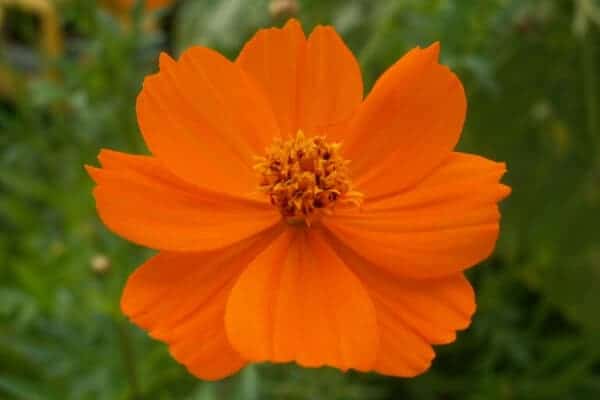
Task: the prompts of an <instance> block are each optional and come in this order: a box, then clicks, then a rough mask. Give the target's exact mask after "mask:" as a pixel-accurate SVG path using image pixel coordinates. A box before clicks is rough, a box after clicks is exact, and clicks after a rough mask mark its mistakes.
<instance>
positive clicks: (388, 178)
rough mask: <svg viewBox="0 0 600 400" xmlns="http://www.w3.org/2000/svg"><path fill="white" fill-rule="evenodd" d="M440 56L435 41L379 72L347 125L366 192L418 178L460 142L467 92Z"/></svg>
mask: <svg viewBox="0 0 600 400" xmlns="http://www.w3.org/2000/svg"><path fill="white" fill-rule="evenodd" d="M438 56H439V45H438V44H437V43H436V44H433V45H431V46H430V47H428V48H426V49H419V48H416V49H413V50H411V51H410V52H408V53H407V54H406V55H405V56H404V57H402V58H401V59H400V60H399V61H398V62H396V64H394V65H393V66H392V67H390V68H389V69H388V70H387V71H386V72H385V73H384V74H383V75H382V76H381V77H380V78H379V80H378V81H377V82H376V84H375V86H374V87H373V89H372V90H371V93H370V94H369V95H368V96H367V98H366V99H365V101H364V102H363V104H362V105H361V107H360V109H359V110H358V112H357V114H356V116H355V118H354V119H353V121H352V123H351V124H350V126H349V127H348V128H347V130H348V132H347V137H346V139H345V145H344V149H345V150H344V151H345V153H346V154H347V157H348V158H349V159H350V160H352V163H351V164H350V167H351V168H352V170H353V174H354V176H355V184H356V185H357V186H358V187H360V188H361V189H362V190H363V191H364V193H365V194H366V195H368V196H371V197H377V196H381V195H385V194H390V193H395V192H398V191H401V190H403V189H405V188H407V187H409V186H410V185H413V184H415V183H417V182H418V181H419V180H420V179H422V178H423V177H424V176H425V175H427V174H428V173H430V172H431V170H433V168H435V167H436V166H438V165H439V164H440V163H441V162H442V161H443V160H444V159H446V158H447V157H448V155H449V154H450V152H451V151H452V150H453V149H454V146H455V145H456V143H457V142H458V139H459V137H460V132H461V130H462V126H463V122H464V119H465V113H466V106H467V104H466V98H465V93H464V89H463V87H462V84H461V83H460V80H459V79H458V78H457V77H456V75H454V73H452V71H450V70H449V69H448V68H447V67H445V66H443V65H440V64H439V63H438Z"/></svg>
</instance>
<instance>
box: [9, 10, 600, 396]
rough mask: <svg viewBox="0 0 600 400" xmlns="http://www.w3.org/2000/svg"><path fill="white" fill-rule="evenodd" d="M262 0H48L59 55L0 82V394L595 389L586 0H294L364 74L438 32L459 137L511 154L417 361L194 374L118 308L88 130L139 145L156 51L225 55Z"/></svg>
mask: <svg viewBox="0 0 600 400" xmlns="http://www.w3.org/2000/svg"><path fill="white" fill-rule="evenodd" d="M269 3H270V2H269V1H267V0H256V1H250V0H219V1H217V0H198V1H181V2H178V3H177V5H176V6H175V7H172V8H170V9H167V10H164V11H161V12H159V14H160V15H158V16H157V18H158V19H159V20H160V21H161V22H160V23H159V24H158V29H156V30H152V31H148V30H146V29H143V26H144V23H143V21H142V16H141V13H142V12H141V7H138V8H137V9H135V10H133V11H132V14H133V15H132V23H131V24H130V26H129V27H125V26H124V25H123V24H121V23H120V22H119V21H118V20H117V19H116V18H114V17H113V16H111V15H110V14H109V13H107V12H106V11H105V10H102V9H101V8H100V7H99V6H98V5H96V4H95V3H94V2H93V1H69V0H63V1H57V2H56V5H57V8H58V13H59V16H60V22H61V29H63V31H64V32H65V43H64V48H65V50H64V55H63V56H62V57H61V58H59V59H47V58H44V57H39V55H38V56H37V57H34V58H33V59H34V60H36V68H35V69H34V70H33V73H32V72H31V70H30V69H29V70H28V71H29V72H28V74H29V77H28V78H22V79H16V80H15V81H14V82H13V83H12V85H13V86H14V87H13V89H16V90H15V91H14V93H13V95H10V96H8V95H4V96H3V97H2V99H0V399H21V400H38V399H44V400H54V399H57V400H58V399H60V400H62V399H101V400H104V399H106V400H113V399H186V400H227V399H242V400H253V399H256V400H258V399H260V400H263V399H327V400H337V399H340V400H341V399H344V400H345V399H474V400H475V399H487V400H490V399H491V400H493V399H566V400H568V399H597V398H600V317H599V315H600V312H599V311H598V310H600V240H599V239H600V231H599V226H600V224H599V222H600V97H599V96H600V95H599V91H600V79H599V77H598V75H599V74H600V35H599V28H600V27H599V25H598V24H599V22H600V18H599V15H600V4H599V3H598V2H596V1H594V0H576V1H575V0H574V1H571V0H490V1H485V2H484V1H480V0H403V1H400V0H377V1H371V0H332V1H322V0H305V1H300V5H299V11H298V17H299V18H300V19H301V20H302V22H303V24H304V28H305V30H306V31H310V30H311V28H312V27H313V26H314V25H315V24H318V23H323V24H333V25H335V26H336V27H337V29H338V30H339V32H340V33H341V34H342V36H343V37H344V38H345V39H346V41H347V42H348V44H349V46H350V47H351V49H352V50H353V51H354V52H355V54H357V56H358V58H359V61H360V64H361V66H362V68H363V74H364V77H365V82H366V83H367V87H370V86H371V85H372V83H373V82H374V80H375V79H376V78H377V76H378V75H379V74H381V73H382V71H384V70H385V69H386V67H388V66H389V65H391V64H392V63H393V62H394V61H395V60H396V59H397V58H398V57H400V56H401V55H402V54H403V53H404V52H405V51H407V50H408V49H410V48H411V47H413V46H416V45H427V44H429V43H431V42H433V41H436V40H440V41H441V42H442V59H443V62H444V63H446V64H448V65H450V66H451V67H452V68H453V69H454V70H455V71H456V72H457V73H458V75H459V76H460V77H461V79H462V80H463V82H464V85H465V87H466V90H467V93H468V97H469V114H468V119H467V125H466V128H465V131H464V134H463V138H462V141H461V143H460V146H459V148H460V149H461V150H464V151H472V152H477V153H479V154H483V155H485V156H487V157H489V158H492V159H497V160H505V161H506V162H507V163H508V168H509V173H508V175H507V177H506V182H508V184H510V185H511V186H512V187H513V195H512V196H511V197H510V198H509V199H508V200H507V201H505V202H504V203H503V215H504V219H503V228H502V231H503V232H502V234H501V239H500V241H499V244H498V248H497V251H496V252H495V254H494V256H493V257H492V258H491V259H489V260H488V261H486V262H485V263H483V265H480V266H479V267H477V268H475V269H473V270H472V271H471V272H470V273H469V276H470V278H471V281H472V282H473V284H474V286H475V288H476V291H477V294H478V304H479V308H478V312H477V314H476V316H475V318H474V321H473V325H472V327H471V328H470V329H469V330H468V331H466V332H464V333H461V334H460V335H459V340H458V341H457V342H456V343H455V344H452V345H449V346H444V347H440V348H438V357H437V360H436V361H435V362H434V364H433V367H432V369H431V370H430V371H429V372H428V373H426V374H425V375H423V376H421V377H418V378H416V379H410V380H407V379H393V378H387V377H381V376H377V375H369V374H358V373H348V374H343V373H341V372H338V371H336V370H332V369H319V370H304V369H301V368H298V367H295V366H293V365H286V366H270V365H260V366H253V367H250V368H247V369H245V370H244V371H243V372H242V373H240V374H238V375H237V376H235V377H233V378H230V379H228V380H225V381H222V382H217V383H204V382H201V381H198V380H196V379H194V378H193V377H191V376H190V375H188V374H187V373H186V372H185V370H184V368H183V367H181V366H180V365H178V364H177V363H176V362H175V361H173V360H172V359H171V358H170V357H169V356H168V353H167V351H166V349H165V346H164V345H162V344H160V343H158V342H155V341H152V340H150V339H149V338H148V337H147V336H146V335H145V334H144V333H143V332H142V331H140V330H138V329H137V328H135V327H134V326H132V325H130V324H129V323H128V322H127V321H125V320H124V318H123V317H122V316H121V313H120V311H119V308H118V301H119V297H120V293H121V290H122V287H123V285H124V283H125V280H126V277H127V276H128V275H129V274H130V273H131V271H132V270H133V269H134V268H135V267H136V266H137V265H139V264H140V263H141V262H142V261H143V260H144V259H146V258H147V257H148V256H149V254H150V253H149V252H148V251H147V250H144V249H140V248H137V247H135V246H133V245H131V244H128V243H126V242H125V241H124V240H122V239H119V238H117V237H115V236H114V235H112V234H110V233H108V232H107V231H106V230H105V228H103V227H102V226H101V224H100V222H99V221H98V218H97V216H96V213H95V210H94V204H93V200H92V197H91V194H90V191H91V187H92V184H91V182H90V180H89V178H88V177H87V176H86V174H85V173H84V170H83V164H85V163H92V164H93V163H95V157H96V154H97V153H98V151H99V149H100V148H102V147H109V148H115V149H119V150H122V151H129V152H138V153H140V152H145V149H144V146H143V144H142V143H141V140H140V137H139V134H138V131H137V125H136V121H135V110H134V105H135V96H136V95H137V93H138V91H139V89H140V87H141V82H142V79H143V77H144V76H145V75H146V74H148V73H150V72H151V71H153V70H155V69H156V60H157V55H158V52H159V51H161V50H166V51H168V52H170V53H175V54H178V53H180V52H181V51H182V49H185V48H186V47H188V46H190V45H192V44H202V45H206V46H210V47H213V48H216V49H218V50H220V51H222V52H223V53H225V54H226V55H228V56H230V57H234V56H235V55H236V53H237V52H238V51H239V49H240V47H241V46H242V44H243V43H244V42H245V41H246V40H247V39H248V38H249V37H250V36H251V35H252V33H253V32H254V31H255V30H256V29H257V28H259V27H264V26H270V25H273V24H280V23H281V22H282V21H283V19H284V16H283V15H277V16H274V15H271V14H270V13H269ZM0 4H1V3H0ZM16 28H19V26H18V25H16V26H15V24H14V20H13V25H12V26H11V28H10V29H11V32H15V29H16ZM16 32H18V29H16ZM31 32H32V29H31V27H30V26H29V24H28V25H27V26H26V29H25V31H24V32H21V33H22V34H23V35H24V37H25V38H26V42H27V43H25V44H30V43H31V40H32V39H31ZM4 33H6V31H4ZM8 36H10V37H9V38H8V39H6V40H0V68H1V66H3V65H4V66H5V67H6V65H9V66H10V67H9V69H10V68H12V70H14V71H16V70H18V69H19V65H18V60H19V59H21V60H22V59H23V57H21V58H19V57H17V62H16V64H15V54H17V53H18V52H21V53H23V48H22V47H23V46H22V45H23V44H18V43H17V45H16V46H15V45H14V43H12V42H11V40H13V41H14V39H15V38H14V36H15V35H14V34H11V35H8ZM31 51H33V52H35V51H38V52H39V49H32V50H31ZM21 53H19V54H21Z"/></svg>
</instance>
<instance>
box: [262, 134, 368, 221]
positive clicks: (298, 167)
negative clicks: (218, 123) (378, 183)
mask: <svg viewBox="0 0 600 400" xmlns="http://www.w3.org/2000/svg"><path fill="white" fill-rule="evenodd" d="M340 147H341V144H340V143H331V142H327V141H326V140H325V137H324V136H314V137H305V136H304V133H303V132H302V131H298V133H297V134H296V137H295V138H292V139H287V140H282V139H275V141H274V142H273V144H271V146H270V147H269V148H268V149H267V151H266V154H265V155H264V156H263V157H257V163H256V165H255V166H254V168H255V170H256V171H257V172H258V173H259V175H260V183H259V188H260V190H261V191H262V192H264V193H266V194H267V195H268V196H269V198H270V200H271V204H273V205H274V206H276V207H277V208H279V211H280V212H281V215H282V216H283V217H284V218H286V219H287V221H288V222H290V223H297V222H304V223H306V224H307V225H309V226H310V223H311V221H312V220H314V219H315V218H316V217H317V215H318V214H319V213H323V214H331V213H332V211H333V209H334V207H335V205H336V204H339V203H343V204H350V205H354V206H360V204H361V202H362V198H363V195H362V193H360V192H357V191H355V190H352V184H351V182H350V177H349V173H348V163H349V161H348V160H344V159H343V158H342V156H341V155H340V151H339V150H340Z"/></svg>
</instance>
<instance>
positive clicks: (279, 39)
mask: <svg viewBox="0 0 600 400" xmlns="http://www.w3.org/2000/svg"><path fill="white" fill-rule="evenodd" d="M237 63H238V64H239V65H241V66H242V67H243V68H244V70H246V71H247V72H248V73H249V74H250V75H251V76H253V77H254V78H255V79H256V81H257V82H258V83H259V85H260V86H261V87H262V88H263V91H264V92H265V93H266V94H267V97H268V98H269V99H270V102H271V105H272V107H273V109H274V110H275V112H276V114H277V119H278V121H279V126H280V129H281V132H282V133H283V134H284V135H293V134H295V133H296V131H297V130H298V129H303V130H304V131H305V132H306V133H307V134H312V133H316V132H317V131H318V132H323V129H324V128H325V127H327V126H329V125H333V124H337V123H339V122H342V121H344V120H346V119H347V118H349V117H350V116H351V115H352V113H353V112H354V110H355V109H356V108H357V107H358V106H359V104H360V102H361V100H362V94H363V87H362V78H361V73H360V67H359V65H358V63H357V61H356V59H355V58H354V56H353V54H352V52H351V51H350V50H349V49H348V48H347V47H346V45H345V44H344V42H343V41H342V39H341V38H340V37H339V35H338V34H337V33H336V32H335V30H334V29H333V28H332V27H323V26H318V27H317V28H315V30H314V31H313V32H312V33H311V35H310V37H309V38H308V40H306V39H305V37H304V33H303V32H302V28H301V26H300V24H299V23H298V21H296V20H290V21H289V22H288V23H287V24H286V25H285V27H284V28H283V29H275V28H271V29H264V30H261V31H259V32H258V33H257V34H256V35H255V36H254V37H253V38H252V39H251V40H250V41H249V42H248V43H247V44H246V45H245V46H244V49H243V50H242V52H241V53H240V56H239V57H238V59H237Z"/></svg>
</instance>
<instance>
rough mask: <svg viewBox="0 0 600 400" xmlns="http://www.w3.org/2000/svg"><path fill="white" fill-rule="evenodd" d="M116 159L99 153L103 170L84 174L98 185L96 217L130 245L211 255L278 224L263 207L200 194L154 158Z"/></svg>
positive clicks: (90, 169)
mask: <svg viewBox="0 0 600 400" xmlns="http://www.w3.org/2000/svg"><path fill="white" fill-rule="evenodd" d="M117 154H119V153H116V152H103V153H102V154H101V156H100V158H101V159H102V162H103V164H105V165H106V168H104V169H98V168H93V167H87V170H88V172H89V173H90V175H91V176H92V177H93V179H94V180H95V181H96V183H97V184H98V186H97V187H96V188H95V189H94V197H95V198H96V207H97V209H98V213H99V215H100V218H101V219H102V221H103V222H104V224H105V225H106V226H107V227H108V228H109V229H111V230H112V231H114V232H115V233H117V234H119V235H121V236H123V237H125V238H127V239H129V240H131V241H132V242H135V243H138V244H141V245H144V246H147V247H151V248H155V249H161V250H171V251H204V250H213V249H218V248H222V247H225V246H228V245H230V244H232V243H235V242H237V241H239V240H242V239H244V238H247V237H249V236H252V235H253V234H255V233H257V232H259V231H262V230H264V229H267V228H269V227H270V226H273V225H275V224H277V223H278V222H279V220H280V216H279V215H278V213H277V212H276V211H275V210H274V209H273V208H272V207H271V206H270V205H269V204H267V203H260V202H258V201H251V200H244V199H236V198H232V197H229V196H223V195H217V194H214V193H209V192H206V191H201V190H198V189H197V188H196V187H194V186H193V185H190V184H188V183H186V182H183V181H181V180H180V179H178V178H177V177H175V176H174V175H173V174H171V173H170V172H169V171H168V170H167V169H166V168H164V167H163V166H162V163H161V162H160V161H158V160H157V159H155V158H153V157H143V156H129V155H125V154H122V153H121V154H119V155H117Z"/></svg>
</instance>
